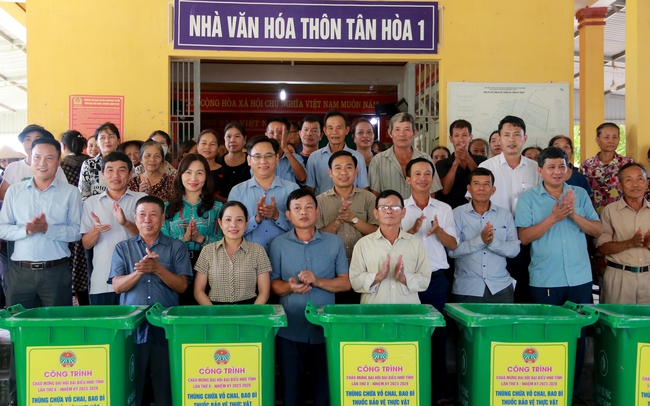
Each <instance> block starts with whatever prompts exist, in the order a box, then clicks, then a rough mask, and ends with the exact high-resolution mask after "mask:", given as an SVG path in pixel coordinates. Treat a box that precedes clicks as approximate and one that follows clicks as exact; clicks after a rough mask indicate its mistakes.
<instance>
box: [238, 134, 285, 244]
mask: <svg viewBox="0 0 650 406" xmlns="http://www.w3.org/2000/svg"><path fill="white" fill-rule="evenodd" d="M246 150H247V151H248V165H250V167H251V170H252V171H253V177H252V178H251V179H249V180H247V181H246V182H242V183H240V184H239V185H236V186H235V187H233V188H232V190H231V191H230V194H229V195H228V200H235V201H238V202H241V203H243V204H244V206H246V209H247V210H248V213H249V215H250V216H251V220H250V221H249V222H248V227H247V228H246V232H245V233H244V236H245V238H246V240H247V241H251V242H255V243H258V244H259V245H261V246H262V247H264V249H265V250H266V252H269V247H270V245H271V241H273V239H274V238H275V237H277V236H278V235H280V234H282V233H285V232H287V231H289V230H290V229H291V227H292V226H291V223H290V222H289V220H287V216H286V215H285V211H286V210H287V206H285V205H286V201H287V197H288V196H289V193H291V192H292V191H293V190H296V189H298V185H296V184H295V183H293V182H289V181H288V180H284V179H282V178H280V177H278V176H277V175H276V173H275V168H276V165H277V163H278V146H277V143H275V144H274V142H271V140H270V139H269V138H268V137H266V136H264V135H256V136H255V137H253V138H251V139H250V141H248V143H247V144H246Z"/></svg>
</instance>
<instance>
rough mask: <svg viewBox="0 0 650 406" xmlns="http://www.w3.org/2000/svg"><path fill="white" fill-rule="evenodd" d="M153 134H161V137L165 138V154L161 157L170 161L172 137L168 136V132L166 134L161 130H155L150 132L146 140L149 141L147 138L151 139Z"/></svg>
mask: <svg viewBox="0 0 650 406" xmlns="http://www.w3.org/2000/svg"><path fill="white" fill-rule="evenodd" d="M155 135H162V136H163V138H164V139H165V141H166V142H167V154H166V155H165V156H164V157H163V159H164V160H165V161H167V162H169V163H171V162H172V154H171V151H172V137H170V136H169V134H167V133H166V132H164V131H163V130H156V131H154V132H152V133H151V135H150V136H149V138H147V141H149V140H151V141H153V137H154V136H155Z"/></svg>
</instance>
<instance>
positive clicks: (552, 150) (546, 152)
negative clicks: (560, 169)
mask: <svg viewBox="0 0 650 406" xmlns="http://www.w3.org/2000/svg"><path fill="white" fill-rule="evenodd" d="M558 158H562V159H564V162H565V163H566V164H567V165H568V164H569V157H568V156H567V154H566V152H564V150H563V149H562V148H558V147H548V148H545V149H543V150H542V152H540V153H539V156H538V157H537V165H539V167H540V168H543V167H544V162H546V160H547V159H558Z"/></svg>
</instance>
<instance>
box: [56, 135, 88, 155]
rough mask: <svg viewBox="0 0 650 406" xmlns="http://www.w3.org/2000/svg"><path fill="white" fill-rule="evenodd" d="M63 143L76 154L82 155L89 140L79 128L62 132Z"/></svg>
mask: <svg viewBox="0 0 650 406" xmlns="http://www.w3.org/2000/svg"><path fill="white" fill-rule="evenodd" d="M61 143H62V144H63V145H65V147H66V148H67V149H68V151H70V152H72V153H73V154H75V155H82V154H83V152H84V148H86V145H87V144H88V141H86V139H85V138H84V136H83V135H81V133H80V132H79V131H77V130H68V131H66V132H64V133H63V134H61Z"/></svg>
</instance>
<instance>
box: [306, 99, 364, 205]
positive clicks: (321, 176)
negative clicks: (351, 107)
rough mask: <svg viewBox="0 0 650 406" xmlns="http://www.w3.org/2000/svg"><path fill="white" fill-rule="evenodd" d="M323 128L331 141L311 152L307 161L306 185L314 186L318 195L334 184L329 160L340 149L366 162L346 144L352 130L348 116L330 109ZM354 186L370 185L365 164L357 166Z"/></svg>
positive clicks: (358, 160)
mask: <svg viewBox="0 0 650 406" xmlns="http://www.w3.org/2000/svg"><path fill="white" fill-rule="evenodd" d="M323 130H324V132H325V135H326V136H327V140H328V141H329V143H328V144H327V145H326V146H324V147H323V148H321V149H319V150H318V151H316V152H314V153H313V154H311V156H310V157H309V160H308V161H307V182H306V185H307V186H309V187H310V188H313V189H314V193H315V194H316V195H317V196H318V195H319V194H321V193H323V192H325V191H327V190H329V189H331V188H332V186H334V184H333V182H332V179H331V178H330V176H329V175H328V172H327V166H328V161H329V159H330V157H331V156H332V155H333V154H335V153H336V152H338V151H347V152H349V153H351V154H352V155H354V157H355V158H356V159H357V162H364V158H363V155H361V154H360V153H358V152H357V151H355V150H353V149H351V148H349V147H348V146H347V145H345V136H346V135H348V133H349V132H350V125H349V124H348V116H346V115H345V114H343V113H342V112H340V111H338V110H330V111H328V112H327V114H325V128H324V129H323ZM354 186H356V187H358V188H361V189H364V188H367V187H368V174H367V173H366V166H365V165H361V166H358V167H357V172H356V175H355V178H354Z"/></svg>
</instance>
